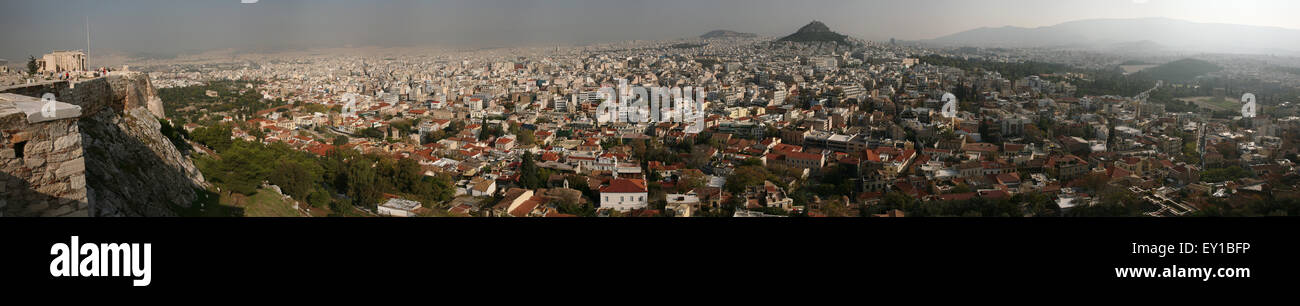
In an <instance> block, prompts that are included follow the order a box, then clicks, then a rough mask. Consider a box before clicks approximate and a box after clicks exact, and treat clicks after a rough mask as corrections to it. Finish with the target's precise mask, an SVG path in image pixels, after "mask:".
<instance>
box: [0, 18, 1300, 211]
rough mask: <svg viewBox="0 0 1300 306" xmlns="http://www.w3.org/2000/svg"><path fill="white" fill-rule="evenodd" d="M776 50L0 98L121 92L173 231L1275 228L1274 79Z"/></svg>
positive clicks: (380, 61)
mask: <svg viewBox="0 0 1300 306" xmlns="http://www.w3.org/2000/svg"><path fill="white" fill-rule="evenodd" d="M793 33H794V34H791V35H789V36H785V37H764V36H760V35H754V34H748V33H740V32H732V31H713V32H710V33H707V34H705V35H703V36H701V37H699V38H690V39H677V40H665V41H626V42H613V43H596V44H584V45H556V46H539V47H515V48H487V49H452V48H446V49H442V48H438V49H434V48H336V49H319V50H305V51H284V52H274V53H234V52H209V53H204V54H197V55H186V56H180V57H175V58H167V59H149V60H138V61H134V62H132V63H131V65H123V66H113V67H99V68H90V67H83V66H84V65H85V57H86V55H85V53H83V52H84V51H57V52H53V53H51V54H49V55H45V56H43V57H37V56H32V57H31V58H30V59H29V61H28V64H27V65H25V66H24V67H22V68H25V69H11V70H6V71H5V72H4V76H3V78H0V85H4V86H15V85H22V84H24V83H32V82H44V81H50V80H65V81H69V82H72V83H74V84H75V83H76V82H78V81H79V80H82V79H93V78H100V77H103V75H105V74H107V75H110V76H112V75H114V74H126V73H144V74H147V76H148V79H149V82H151V83H152V86H154V87H156V88H157V95H158V97H159V98H161V101H162V105H163V109H164V110H165V111H164V114H165V115H164V116H163V118H160V119H159V121H160V132H161V133H162V134H163V135H166V136H167V137H168V138H169V140H170V142H171V143H172V144H173V145H174V146H175V147H176V149H178V150H180V151H181V152H182V153H183V154H184V155H185V156H186V158H187V159H189V160H191V161H192V162H193V163H194V164H195V165H196V166H197V168H198V170H200V172H201V173H202V176H203V178H204V179H206V182H205V184H206V186H205V188H202V189H203V190H201V191H200V192H199V194H198V197H197V199H196V200H195V201H194V203H193V205H189V206H186V207H179V208H177V212H178V214H180V215H191V216H402V217H410V216H438V217H441V216H462V217H463V216H474V217H575V216H578V217H596V216H602V217H604V216H615V217H617V216H629V217H630V216H640V217H650V216H667V217H922V216H962V217H1056V216H1127V217H1142V216H1149V217H1178V216H1284V215H1292V216H1294V215H1297V214H1300V206H1297V204H1296V202H1295V199H1294V196H1293V195H1294V194H1297V193H1296V192H1295V191H1296V188H1297V187H1298V184H1300V173H1297V168H1296V165H1295V163H1296V162H1298V161H1300V157H1297V152H1300V147H1298V146H1297V145H1300V144H1298V143H1297V140H1300V116H1298V115H1300V105H1296V104H1295V102H1296V101H1297V100H1300V70H1298V69H1300V68H1287V66H1284V65H1292V66H1291V67H1295V65H1296V64H1297V63H1298V62H1300V61H1297V60H1296V59H1295V58H1292V57H1278V56H1264V55H1221V54H1201V55H1188V56H1182V55H1159V56H1156V55H1141V56H1135V55H1125V54H1114V53H1105V52H1093V51H1078V50H1059V49H1045V48H982V47H932V46H925V45H920V44H914V43H908V42H901V41H894V40H892V39H891V40H890V41H885V42H875V41H864V40H859V39H856V38H851V37H847V36H844V35H841V34H838V33H836V32H834V31H833V30H831V28H830V27H828V26H827V25H826V24H823V23H821V22H817V21H814V22H812V23H810V24H808V25H807V26H804V27H802V28H800V29H798V30H796V31H794V32H793ZM1279 63H1280V64H1279ZM78 65H80V66H78ZM620 83H626V84H631V85H634V86H646V87H652V86H657V87H695V88H701V89H703V90H704V92H705V93H706V97H705V99H704V101H702V103H703V105H704V115H703V122H704V126H703V129H702V130H701V131H693V130H691V129H688V127H687V125H688V124H687V123H682V122H675V121H670V120H669V121H665V120H640V121H638V120H632V122H628V121H627V120H624V121H615V122H609V121H601V120H597V119H596V117H597V115H598V114H597V113H598V110H599V109H600V107H601V104H602V103H607V102H606V100H605V98H607V95H603V94H602V93H601V89H602V88H615V87H617V86H618V85H619V84H620ZM73 86H75V85H73ZM945 95H950V98H948V99H945V98H944V96H945ZM1246 95H1250V96H1253V97H1257V98H1256V99H1258V101H1257V103H1258V111H1257V115H1255V114H1246V113H1243V112H1242V111H1241V110H1242V107H1243V105H1244V102H1243V100H1242V97H1243V96H1246ZM952 98H955V99H952ZM949 102H952V103H951V104H950V105H948V104H949ZM1252 102H1254V101H1252ZM1251 105H1254V104H1253V103H1252V104H1251ZM0 187H2V186H0Z"/></svg>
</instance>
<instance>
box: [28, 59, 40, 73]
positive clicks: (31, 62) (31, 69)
mask: <svg viewBox="0 0 1300 306" xmlns="http://www.w3.org/2000/svg"><path fill="white" fill-rule="evenodd" d="M40 69H41V66H40V65H38V64H36V56H35V55H29V56H27V74H30V75H36V72H37V71H38V70H40Z"/></svg>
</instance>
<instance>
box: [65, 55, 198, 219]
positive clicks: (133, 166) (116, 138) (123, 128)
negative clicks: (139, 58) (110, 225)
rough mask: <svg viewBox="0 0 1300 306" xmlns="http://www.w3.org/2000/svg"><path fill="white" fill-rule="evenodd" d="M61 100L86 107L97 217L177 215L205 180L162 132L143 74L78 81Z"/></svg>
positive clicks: (89, 178)
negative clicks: (177, 211) (178, 210)
mask: <svg viewBox="0 0 1300 306" xmlns="http://www.w3.org/2000/svg"><path fill="white" fill-rule="evenodd" d="M60 97H61V98H60V100H65V101H67V102H68V103H72V104H77V105H80V106H81V107H82V117H81V119H80V120H79V121H78V124H79V125H80V131H81V134H82V145H83V147H84V152H85V167H86V185H87V187H88V189H89V190H88V194H89V198H90V199H89V200H90V206H91V215H93V216H175V215H176V212H175V210H176V209H179V208H187V207H189V206H190V205H191V203H193V202H194V200H195V199H196V197H197V195H196V193H195V189H196V188H203V187H204V186H206V185H207V183H206V182H205V181H204V179H203V175H202V174H201V173H199V170H198V168H196V167H195V166H194V163H192V162H191V161H190V160H189V159H187V158H186V157H185V156H184V155H183V154H182V153H181V152H180V151H178V150H177V149H176V147H175V145H173V144H172V142H171V141H169V140H168V139H167V137H166V136H163V135H162V133H161V132H159V129H160V127H161V123H159V122H158V119H157V118H161V116H162V114H163V108H162V101H161V100H160V99H159V98H158V96H157V90H156V89H154V87H153V85H152V84H151V83H150V82H149V78H148V76H147V75H145V74H142V73H127V74H114V75H111V76H108V77H105V78H100V79H95V80H91V81H86V82H81V83H77V84H75V86H73V87H72V88H69V89H67V90H66V91H64V92H63V94H61V95H60Z"/></svg>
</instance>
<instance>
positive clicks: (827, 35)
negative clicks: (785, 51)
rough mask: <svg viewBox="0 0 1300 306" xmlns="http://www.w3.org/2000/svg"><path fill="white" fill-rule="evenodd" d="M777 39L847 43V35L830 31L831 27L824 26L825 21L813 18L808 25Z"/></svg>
mask: <svg viewBox="0 0 1300 306" xmlns="http://www.w3.org/2000/svg"><path fill="white" fill-rule="evenodd" d="M777 41H792V42H836V43H839V44H846V45H847V44H849V37H848V36H844V35H842V34H840V33H835V32H834V31H831V28H830V27H828V26H826V24H825V23H822V22H821V21H816V20H814V21H813V22H811V23H809V24H808V25H805V26H803V27H802V28H799V31H796V32H794V34H790V35H789V36H786V37H782V38H781V39H779V40H777Z"/></svg>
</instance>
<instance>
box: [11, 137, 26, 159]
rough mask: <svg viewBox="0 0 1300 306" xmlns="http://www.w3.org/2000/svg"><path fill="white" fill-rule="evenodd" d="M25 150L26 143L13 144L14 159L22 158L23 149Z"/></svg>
mask: <svg viewBox="0 0 1300 306" xmlns="http://www.w3.org/2000/svg"><path fill="white" fill-rule="evenodd" d="M25 148H27V142H26V141H19V142H17V143H14V157H15V158H23V149H25Z"/></svg>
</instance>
